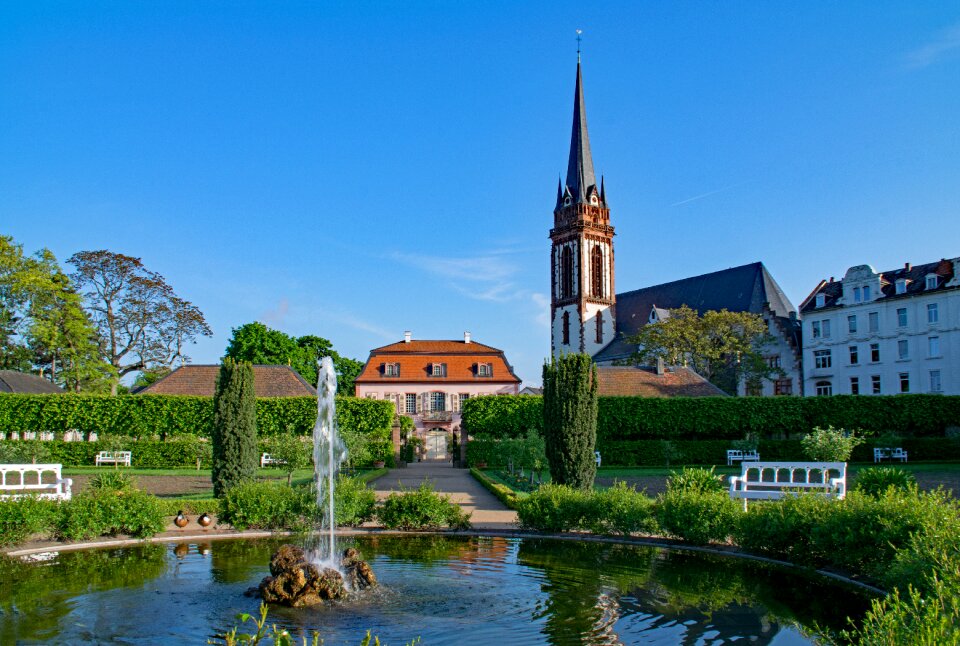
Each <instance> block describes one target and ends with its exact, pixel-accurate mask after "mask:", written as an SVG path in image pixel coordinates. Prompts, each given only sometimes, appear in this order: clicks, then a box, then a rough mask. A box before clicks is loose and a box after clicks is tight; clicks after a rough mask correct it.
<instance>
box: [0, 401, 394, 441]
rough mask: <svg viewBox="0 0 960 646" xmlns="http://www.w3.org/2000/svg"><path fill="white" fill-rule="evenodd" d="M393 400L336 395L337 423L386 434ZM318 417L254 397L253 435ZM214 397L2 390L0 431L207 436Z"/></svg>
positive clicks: (305, 408)
mask: <svg viewBox="0 0 960 646" xmlns="http://www.w3.org/2000/svg"><path fill="white" fill-rule="evenodd" d="M393 417H394V406H393V404H392V403H390V402H387V401H382V400H374V399H360V398H357V397H337V424H338V425H339V426H340V428H349V429H354V430H356V431H359V432H360V433H379V434H381V435H382V438H383V439H388V438H389V437H390V425H391V424H392V423H393ZM316 419H317V400H316V399H315V398H313V397H264V398H259V399H257V434H258V435H259V436H260V437H264V436H270V435H278V434H280V433H287V432H292V433H297V434H299V435H306V434H309V433H310V432H311V430H312V429H313V425H314V422H316ZM212 426H213V398H212V397H187V396H180V395H120V396H117V397H109V396H102V395H76V394H63V395H16V394H9V393H5V394H0V432H2V433H9V432H13V431H16V432H22V431H53V432H56V433H63V432H65V431H68V430H71V429H76V430H78V431H80V432H81V433H91V432H93V433H97V434H98V435H99V436H102V435H129V436H132V437H143V436H150V435H159V436H161V437H166V436H169V435H178V434H183V433H193V434H195V435H200V436H203V437H210V431H211V428H212Z"/></svg>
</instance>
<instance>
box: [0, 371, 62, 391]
mask: <svg viewBox="0 0 960 646" xmlns="http://www.w3.org/2000/svg"><path fill="white" fill-rule="evenodd" d="M62 392H63V389H62V388H60V386H58V385H56V384H55V383H53V382H52V381H49V380H47V379H44V378H43V377H38V376H36V375H31V374H28V373H26V372H17V371H16V370H0V393H21V394H28V395H48V394H55V393H62Z"/></svg>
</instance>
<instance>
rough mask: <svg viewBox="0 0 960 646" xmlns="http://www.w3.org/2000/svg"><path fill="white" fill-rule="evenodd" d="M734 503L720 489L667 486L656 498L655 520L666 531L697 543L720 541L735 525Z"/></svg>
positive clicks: (735, 511)
mask: <svg viewBox="0 0 960 646" xmlns="http://www.w3.org/2000/svg"><path fill="white" fill-rule="evenodd" d="M738 515H739V509H738V507H737V503H735V502H734V501H733V500H731V499H730V496H729V495H727V494H726V493H725V492H722V491H710V492H704V491H696V490H691V491H683V490H680V489H671V490H669V491H667V492H666V493H665V494H661V495H660V497H659V498H657V520H658V521H659V523H660V527H661V528H663V529H664V530H665V531H666V532H667V533H668V534H670V535H672V536H676V537H677V538H681V539H683V540H685V541H689V542H691V543H694V544H697V545H704V544H706V543H709V542H711V541H718V542H724V541H726V540H727V537H728V536H729V535H730V534H732V533H733V531H734V528H735V527H736V522H737V518H738Z"/></svg>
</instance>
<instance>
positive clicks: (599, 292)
mask: <svg viewBox="0 0 960 646" xmlns="http://www.w3.org/2000/svg"><path fill="white" fill-rule="evenodd" d="M590 278H591V281H590V282H591V285H590V293H591V295H592V296H594V297H595V298H603V297H604V293H603V283H604V280H603V251H602V250H601V249H600V247H594V248H593V249H592V250H591V251H590Z"/></svg>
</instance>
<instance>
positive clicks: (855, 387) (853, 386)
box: [850, 377, 860, 395]
mask: <svg viewBox="0 0 960 646" xmlns="http://www.w3.org/2000/svg"><path fill="white" fill-rule="evenodd" d="M850 394H851V395H859V394H860V377H850Z"/></svg>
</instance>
